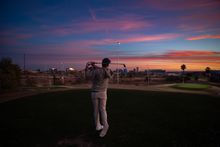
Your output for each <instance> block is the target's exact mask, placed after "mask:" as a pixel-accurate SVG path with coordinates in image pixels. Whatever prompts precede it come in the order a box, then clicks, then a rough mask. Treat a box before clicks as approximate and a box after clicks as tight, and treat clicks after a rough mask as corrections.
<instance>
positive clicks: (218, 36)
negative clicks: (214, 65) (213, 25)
mask: <svg viewBox="0 0 220 147" xmlns="http://www.w3.org/2000/svg"><path fill="white" fill-rule="evenodd" d="M201 39H220V35H200V36H194V37H189V38H186V40H201Z"/></svg>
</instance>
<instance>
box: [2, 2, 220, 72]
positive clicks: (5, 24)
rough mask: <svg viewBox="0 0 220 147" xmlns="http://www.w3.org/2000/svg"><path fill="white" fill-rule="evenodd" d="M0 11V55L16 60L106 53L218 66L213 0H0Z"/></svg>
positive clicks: (132, 60) (67, 60)
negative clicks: (24, 57)
mask: <svg viewBox="0 0 220 147" xmlns="http://www.w3.org/2000/svg"><path fill="white" fill-rule="evenodd" d="M0 11H1V13H0V57H11V58H12V59H13V61H14V62H15V63H17V64H19V65H21V66H22V64H23V54H24V53H25V54H26V63H27V65H26V66H27V68H28V69H37V68H40V69H42V70H45V69H48V68H50V67H57V68H58V69H59V68H60V69H64V68H65V67H70V66H71V67H75V68H77V69H83V68H84V66H85V63H86V62H88V61H100V60H101V59H102V58H104V57H109V58H110V59H111V60H112V62H117V61H118V60H117V59H119V62H121V63H125V64H126V65H127V67H128V68H129V69H133V68H135V67H139V68H140V69H141V70H144V69H147V68H150V69H165V70H168V71H172V70H180V66H181V64H186V66H187V70H189V71H190V70H204V69H205V68H206V67H207V66H209V67H210V68H211V69H215V70H220V1H219V0H4V1H1V4H0ZM117 42H120V44H118V43H117ZM112 68H114V67H112Z"/></svg>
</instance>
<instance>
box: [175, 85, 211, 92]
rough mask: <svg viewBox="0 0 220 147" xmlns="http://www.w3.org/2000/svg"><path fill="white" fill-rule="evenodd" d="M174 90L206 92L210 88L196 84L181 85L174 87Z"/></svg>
mask: <svg viewBox="0 0 220 147" xmlns="http://www.w3.org/2000/svg"><path fill="white" fill-rule="evenodd" d="M173 87H174V88H179V89H187V90H205V89H208V88H210V85H207V84H195V83H180V84H176V85H174V86H173Z"/></svg>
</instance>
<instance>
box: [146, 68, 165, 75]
mask: <svg viewBox="0 0 220 147" xmlns="http://www.w3.org/2000/svg"><path fill="white" fill-rule="evenodd" d="M147 72H148V74H151V75H157V76H164V75H166V70H162V69H152V70H145V73H147Z"/></svg>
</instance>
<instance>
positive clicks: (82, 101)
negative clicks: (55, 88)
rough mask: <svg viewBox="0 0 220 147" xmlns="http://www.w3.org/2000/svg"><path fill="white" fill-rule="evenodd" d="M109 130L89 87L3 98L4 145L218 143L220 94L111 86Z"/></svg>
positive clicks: (199, 146) (215, 146) (213, 146)
mask: <svg viewBox="0 0 220 147" xmlns="http://www.w3.org/2000/svg"><path fill="white" fill-rule="evenodd" d="M107 111H108V120H109V125H110V128H109V132H108V134H107V135H106V136H105V137H104V138H99V137H98V133H97V132H95V131H94V126H93V118H92V104H91V100H90V91H89V90H71V91H63V92H53V93H45V94H39V95H35V96H29V97H24V98H21V99H17V100H14V101H9V102H5V103H1V104H0V116H1V121H0V132H1V133H0V137H1V140H2V141H1V142H0V146H1V147H5V146H12V147H16V146H19V147H20V146H21V147H64V146H65V147H66V146H68V147H70V146H72V147H73V146H74V147H75V146H79V144H80V143H82V144H83V143H84V144H87V146H98V147H99V146H104V147H118V146H120V147H122V146H124V147H128V146H131V147H139V146H143V147H147V146H150V147H155V146H156V147H164V146H169V147H183V146H184V147H190V146H193V147H219V146H220V139H219V138H220V99H219V98H218V97H212V96H208V95H196V94H183V93H165V92H150V91H135V90H114V89H111V90H109V91H108V101H107Z"/></svg>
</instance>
